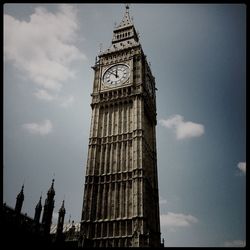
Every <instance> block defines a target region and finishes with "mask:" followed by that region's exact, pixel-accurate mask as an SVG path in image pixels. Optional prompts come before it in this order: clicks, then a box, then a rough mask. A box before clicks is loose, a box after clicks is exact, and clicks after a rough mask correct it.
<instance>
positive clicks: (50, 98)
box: [33, 89, 57, 101]
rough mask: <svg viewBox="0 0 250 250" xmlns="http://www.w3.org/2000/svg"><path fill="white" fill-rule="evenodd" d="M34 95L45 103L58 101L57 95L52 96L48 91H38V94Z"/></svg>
mask: <svg viewBox="0 0 250 250" xmlns="http://www.w3.org/2000/svg"><path fill="white" fill-rule="evenodd" d="M33 95H34V96H35V97H37V98H38V99H41V100H45V101H53V100H56V99H57V95H52V94H50V93H48V91H47V90H45V89H38V90H37V91H36V92H34V93H33Z"/></svg>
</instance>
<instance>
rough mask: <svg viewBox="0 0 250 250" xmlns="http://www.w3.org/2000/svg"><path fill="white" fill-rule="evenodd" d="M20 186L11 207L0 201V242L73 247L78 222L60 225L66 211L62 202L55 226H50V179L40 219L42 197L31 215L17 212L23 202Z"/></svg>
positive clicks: (22, 192) (74, 245) (53, 192)
mask: <svg viewBox="0 0 250 250" xmlns="http://www.w3.org/2000/svg"><path fill="white" fill-rule="evenodd" d="M23 190H24V186H22V189H21V191H20V193H19V194H18V195H17V198H16V205H15V209H13V208H11V207H9V206H8V205H6V204H3V207H2V218H1V225H2V228H3V234H2V239H3V240H2V243H4V244H3V245H6V244H7V245H8V246H13V245H18V246H22V247H36V246H39V247H57V246H60V247H77V242H78V237H79V231H80V223H76V224H74V221H72V223H71V224H64V216H65V213H66V210H65V208H64V201H63V203H62V206H61V208H60V209H59V212H58V222H57V225H55V226H54V225H51V222H52V214H53V209H54V196H55V190H54V180H52V185H51V187H50V189H49V190H48V193H47V198H46V200H45V204H44V209H43V216H42V222H40V217H41V213H42V202H41V200H42V197H40V200H39V202H38V203H37V205H36V207H35V215H34V218H31V217H29V216H27V214H23V213H22V212H21V210H22V205H23V201H24V191H23Z"/></svg>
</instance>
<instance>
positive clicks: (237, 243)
mask: <svg viewBox="0 0 250 250" xmlns="http://www.w3.org/2000/svg"><path fill="white" fill-rule="evenodd" d="M223 246H224V247H245V246H246V241H245V240H233V241H225V242H224V244H223Z"/></svg>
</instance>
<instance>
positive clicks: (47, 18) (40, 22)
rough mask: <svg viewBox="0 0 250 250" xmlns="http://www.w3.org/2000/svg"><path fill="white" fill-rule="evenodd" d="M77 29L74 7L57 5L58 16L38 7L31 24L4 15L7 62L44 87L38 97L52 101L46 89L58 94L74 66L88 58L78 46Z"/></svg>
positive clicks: (5, 58)
mask: <svg viewBox="0 0 250 250" xmlns="http://www.w3.org/2000/svg"><path fill="white" fill-rule="evenodd" d="M78 26H79V25H78V23H77V15H76V8H75V7H73V6H71V5H58V9H57V12H56V13H51V12H48V11H47V10H46V9H45V8H43V7H37V8H35V11H34V13H33V14H32V15H31V16H30V19H29V21H21V20H18V19H16V18H14V17H12V16H10V15H8V14H5V15H4V60H6V61H9V62H12V63H13V65H14V66H15V67H16V68H17V69H18V70H20V71H21V73H22V74H24V75H25V76H26V77H28V78H29V79H31V80H32V82H33V83H34V84H36V85H38V86H40V88H43V90H41V89H40V90H39V91H38V92H36V93H34V95H35V96H36V97H37V98H39V99H43V100H46V101H48V100H52V99H53V98H52V97H50V95H51V94H49V93H48V92H47V93H46V92H45V90H44V89H46V90H47V91H55V92H59V91H60V90H61V88H62V87H63V84H64V83H65V82H68V81H69V80H70V79H71V78H73V77H74V76H75V72H74V71H73V69H72V67H71V63H73V62H74V61H77V60H82V59H85V58H86V56H85V55H84V54H82V53H81V52H80V50H79V49H78V48H77V47H76V45H75V42H76V39H77V33H76V32H77V29H78Z"/></svg>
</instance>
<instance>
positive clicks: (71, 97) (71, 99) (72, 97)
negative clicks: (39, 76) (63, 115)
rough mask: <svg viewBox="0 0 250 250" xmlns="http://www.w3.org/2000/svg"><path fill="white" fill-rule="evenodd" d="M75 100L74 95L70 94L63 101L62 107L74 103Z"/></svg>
mask: <svg viewBox="0 0 250 250" xmlns="http://www.w3.org/2000/svg"><path fill="white" fill-rule="evenodd" d="M74 101H75V98H74V96H73V95H70V96H69V97H67V98H65V99H64V100H63V101H62V102H61V106H62V107H68V106H70V105H72V103H73V102H74Z"/></svg>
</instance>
